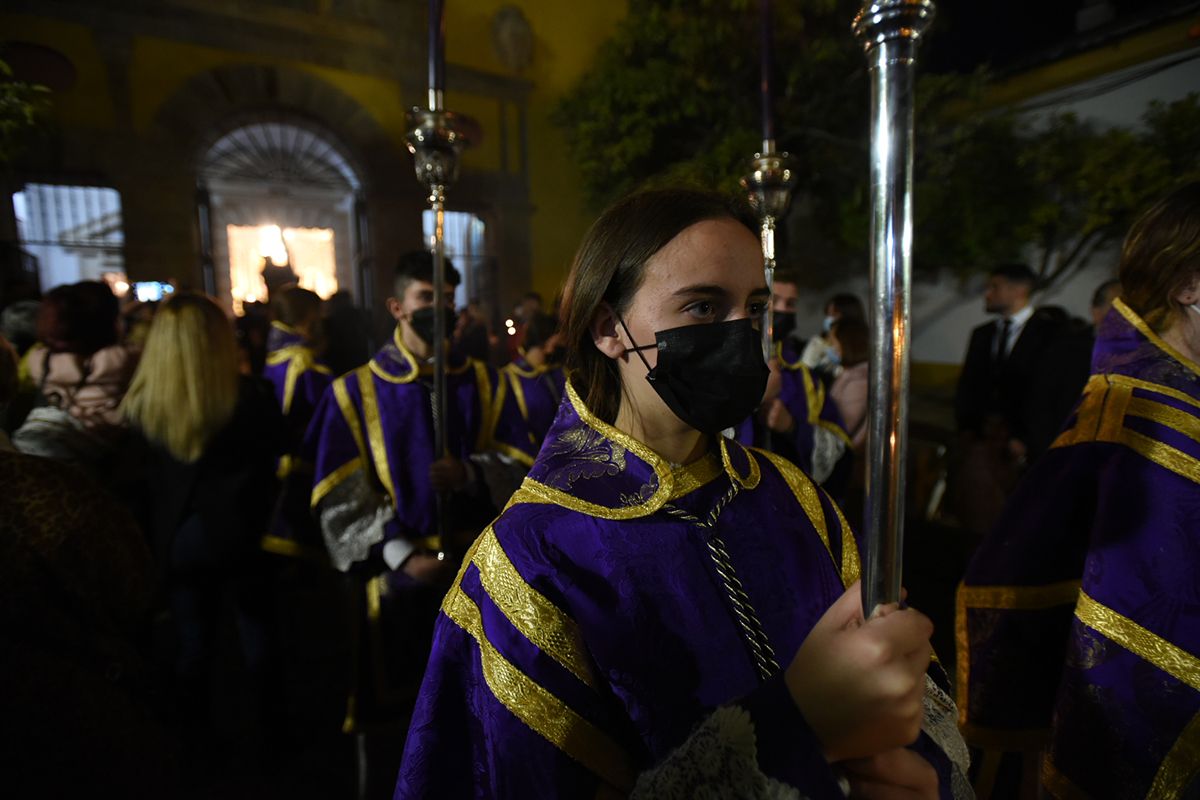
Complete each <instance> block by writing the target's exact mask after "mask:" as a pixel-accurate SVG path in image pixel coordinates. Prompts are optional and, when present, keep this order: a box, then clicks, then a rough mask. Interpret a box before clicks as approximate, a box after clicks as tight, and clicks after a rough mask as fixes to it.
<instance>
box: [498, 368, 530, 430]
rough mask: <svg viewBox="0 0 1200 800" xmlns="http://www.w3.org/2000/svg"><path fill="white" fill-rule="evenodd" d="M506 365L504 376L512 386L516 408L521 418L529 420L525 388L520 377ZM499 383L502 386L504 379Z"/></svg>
mask: <svg viewBox="0 0 1200 800" xmlns="http://www.w3.org/2000/svg"><path fill="white" fill-rule="evenodd" d="M511 366H512V364H509V365H508V367H511ZM508 367H505V370H506V371H505V373H504V377H505V378H507V382H508V383H509V384H510V385H511V386H512V393H513V397H515V398H516V399H517V408H519V409H520V410H521V419H523V420H525V421H526V422H529V406H528V405H526V403H525V389H524V387H522V386H521V379H520V377H518V375H517V372H516V370H509V369H508ZM500 383H501V386H503V385H504V383H505V381H501V382H500Z"/></svg>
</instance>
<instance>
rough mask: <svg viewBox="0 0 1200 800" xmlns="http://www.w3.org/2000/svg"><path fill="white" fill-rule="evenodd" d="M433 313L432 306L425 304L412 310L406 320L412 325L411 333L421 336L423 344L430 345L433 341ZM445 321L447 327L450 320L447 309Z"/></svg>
mask: <svg viewBox="0 0 1200 800" xmlns="http://www.w3.org/2000/svg"><path fill="white" fill-rule="evenodd" d="M433 314H434V308H433V306H426V307H425V308H418V309H417V310H416V311H414V312H413V313H412V316H411V317H409V320H408V324H409V325H411V326H412V329H413V333H415V334H417V336H419V337H421V341H423V342H424V343H425V344H427V345H429V346H430V347H432V346H433V341H434V336H433ZM446 322H447V327H449V324H450V322H451V321H450V312H449V311H447V312H446ZM449 332H450V331H449V330H447V331H446V333H447V334H449Z"/></svg>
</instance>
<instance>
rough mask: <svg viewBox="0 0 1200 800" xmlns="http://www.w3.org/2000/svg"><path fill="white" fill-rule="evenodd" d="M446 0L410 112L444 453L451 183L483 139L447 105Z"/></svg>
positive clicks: (432, 27) (435, 10)
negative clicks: (423, 90) (424, 219)
mask: <svg viewBox="0 0 1200 800" xmlns="http://www.w3.org/2000/svg"><path fill="white" fill-rule="evenodd" d="M443 8H444V4H443V2H442V0H430V3H429V108H424V109H422V108H414V109H413V110H412V112H411V113H410V114H409V117H408V123H409V131H408V137H407V144H408V150H409V152H410V153H412V154H413V161H414V167H415V169H416V172H417V180H418V181H420V182H421V183H422V184H424V185H425V187H426V188H427V189H428V192H429V193H428V196H427V197H426V200H427V202H428V203H429V208H430V210H431V211H433V216H434V225H433V236H431V237H430V242H429V249H430V250H431V251H432V254H433V304H434V306H433V320H434V322H433V338H434V342H433V398H432V400H433V429H434V452H436V453H437V454H438V457H439V458H442V457H444V456H446V455H448V454H449V447H448V443H447V436H446V425H447V419H446V414H447V409H448V402H447V397H446V336H447V328H448V326H447V320H446V296H445V293H446V242H445V221H446V187H447V186H450V185H451V184H452V183H454V181H455V180H457V179H458V161H459V156H460V155H461V154H462V151H463V149H464V148H465V147H467V146H469V145H470V144H471V143H473V142H474V141H478V139H479V126H478V125H477V124H476V123H475V122H473V121H472V120H470V119H469V118H467V117H463V116H461V115H458V114H453V113H451V112H449V111H445V110H443V108H442V91H443V80H444V74H445V58H444V32H443V27H442V26H443V20H442V11H443ZM438 507H439V513H438V528H439V530H438V533H439V534H440V535H442V536H443V539H442V547H443V550H445V549H446V546H447V544H448V543H447V541H446V539H445V538H444V535H445V531H444V530H442V528H443V525H442V520H443V514H442V513H441V499H440V498H439V500H438Z"/></svg>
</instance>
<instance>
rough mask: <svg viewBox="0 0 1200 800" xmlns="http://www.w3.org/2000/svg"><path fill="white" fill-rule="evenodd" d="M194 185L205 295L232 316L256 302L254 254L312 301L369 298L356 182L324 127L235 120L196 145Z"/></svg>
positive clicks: (258, 283)
mask: <svg viewBox="0 0 1200 800" xmlns="http://www.w3.org/2000/svg"><path fill="white" fill-rule="evenodd" d="M197 181H198V186H199V192H198V204H199V211H200V217H201V219H202V221H207V225H204V224H203V223H202V230H201V233H202V236H203V235H205V234H207V235H208V236H209V237H211V239H210V241H209V242H207V243H205V244H207V245H208V246H207V247H203V248H202V250H203V251H204V252H205V253H206V254H207V257H206V258H204V262H203V269H204V283H205V289H206V290H207V291H208V292H209V293H211V294H213V295H214V296H215V297H217V298H218V299H220V300H221V301H222V302H225V303H227V304H228V305H229V306H230V307H231V308H232V309H233V310H234V311H235V312H238V313H240V312H241V311H242V308H243V304H244V303H246V302H263V301H265V300H266V286H265V282H264V278H263V276H262V274H261V268H262V266H263V263H264V262H263V259H264V258H267V259H273V260H274V263H276V264H282V263H284V262H285V261H286V262H287V263H288V264H289V266H290V267H291V268H292V269H293V270H294V271H295V272H296V274H297V277H298V279H299V283H300V285H302V286H305V287H306V288H309V289H312V290H314V291H316V292H317V293H318V294H320V295H322V296H325V297H327V296H329V295H330V294H332V293H333V291H335V290H337V289H350V290H351V291H352V292H353V293H354V295H355V296H356V297H357V298H359V301H360V302H364V301H368V300H369V295H370V293H371V291H370V290H371V285H370V284H371V279H370V275H369V272H368V269H369V267H368V259H366V257H365V255H364V254H365V253H366V252H367V249H368V248H367V243H366V242H365V238H366V226H365V224H364V218H365V216H364V215H365V202H364V199H363V190H362V180H361V179H360V177H359V172H358V171H357V170H356V169H355V168H354V166H352V165H351V162H350V159H349V158H348V156H347V155H346V151H345V150H344V148H342V147H341V146H340V145H339V143H338V142H337V141H336V139H335V137H334V136H333V134H331V133H330V132H329V131H326V130H323V129H322V128H321V127H320V126H319V125H316V124H314V123H312V122H310V121H307V120H303V119H300V118H298V117H296V116H290V115H286V114H278V113H277V114H271V115H263V116H259V117H257V118H252V119H242V120H238V121H237V122H236V123H234V124H233V125H230V126H229V127H228V129H227V130H226V131H225V132H224V133H222V134H221V135H219V136H218V137H216V139H215V141H212V142H211V144H208V145H207V146H205V147H204V149H203V152H202V154H201V155H200V158H199V159H198V161H197ZM205 229H207V230H205Z"/></svg>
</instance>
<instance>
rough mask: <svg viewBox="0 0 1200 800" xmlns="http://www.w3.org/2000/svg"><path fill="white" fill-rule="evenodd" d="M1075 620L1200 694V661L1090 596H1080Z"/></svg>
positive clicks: (1080, 594) (1085, 593)
mask: <svg viewBox="0 0 1200 800" xmlns="http://www.w3.org/2000/svg"><path fill="white" fill-rule="evenodd" d="M1075 616H1076V618H1078V620H1079V621H1080V622H1082V623H1083V624H1084V625H1087V626H1088V627H1089V628H1091V629H1092V630H1094V631H1096V632H1097V633H1099V634H1101V635H1102V636H1104V637H1105V638H1107V639H1110V640H1111V641H1113V642H1115V643H1117V644H1119V645H1121V646H1122V647H1124V648H1125V649H1126V650H1128V651H1129V652H1131V653H1133V654H1134V655H1136V656H1137V657H1139V658H1141V659H1142V660H1143V661H1146V662H1148V663H1150V664H1153V665H1154V666H1156V667H1158V668H1159V669H1160V670H1162V671H1163V672H1165V673H1167V674H1168V675H1170V676H1171V677H1173V678H1175V680H1177V681H1180V682H1181V683H1184V684H1186V685H1188V686H1190V687H1192V688H1193V689H1195V690H1196V691H1200V658H1198V657H1196V656H1195V655H1193V654H1192V653H1189V652H1188V651H1186V650H1184V649H1183V648H1181V647H1178V646H1176V645H1174V644H1172V643H1171V642H1169V641H1167V640H1166V639H1164V638H1162V637H1161V636H1159V635H1158V634H1156V633H1154V632H1153V631H1149V630H1147V629H1146V628H1143V627H1142V626H1141V625H1139V624H1137V623H1136V622H1134V621H1133V620H1131V619H1130V618H1129V617H1126V616H1124V615H1123V614H1120V613H1119V612H1117V611H1114V610H1113V609H1111V608H1109V607H1108V606H1106V605H1104V604H1103V603H1100V602H1098V601H1097V600H1094V599H1093V598H1092V597H1090V596H1089V595H1088V594H1087V592H1080V593H1079V603H1078V605H1076V606H1075Z"/></svg>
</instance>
